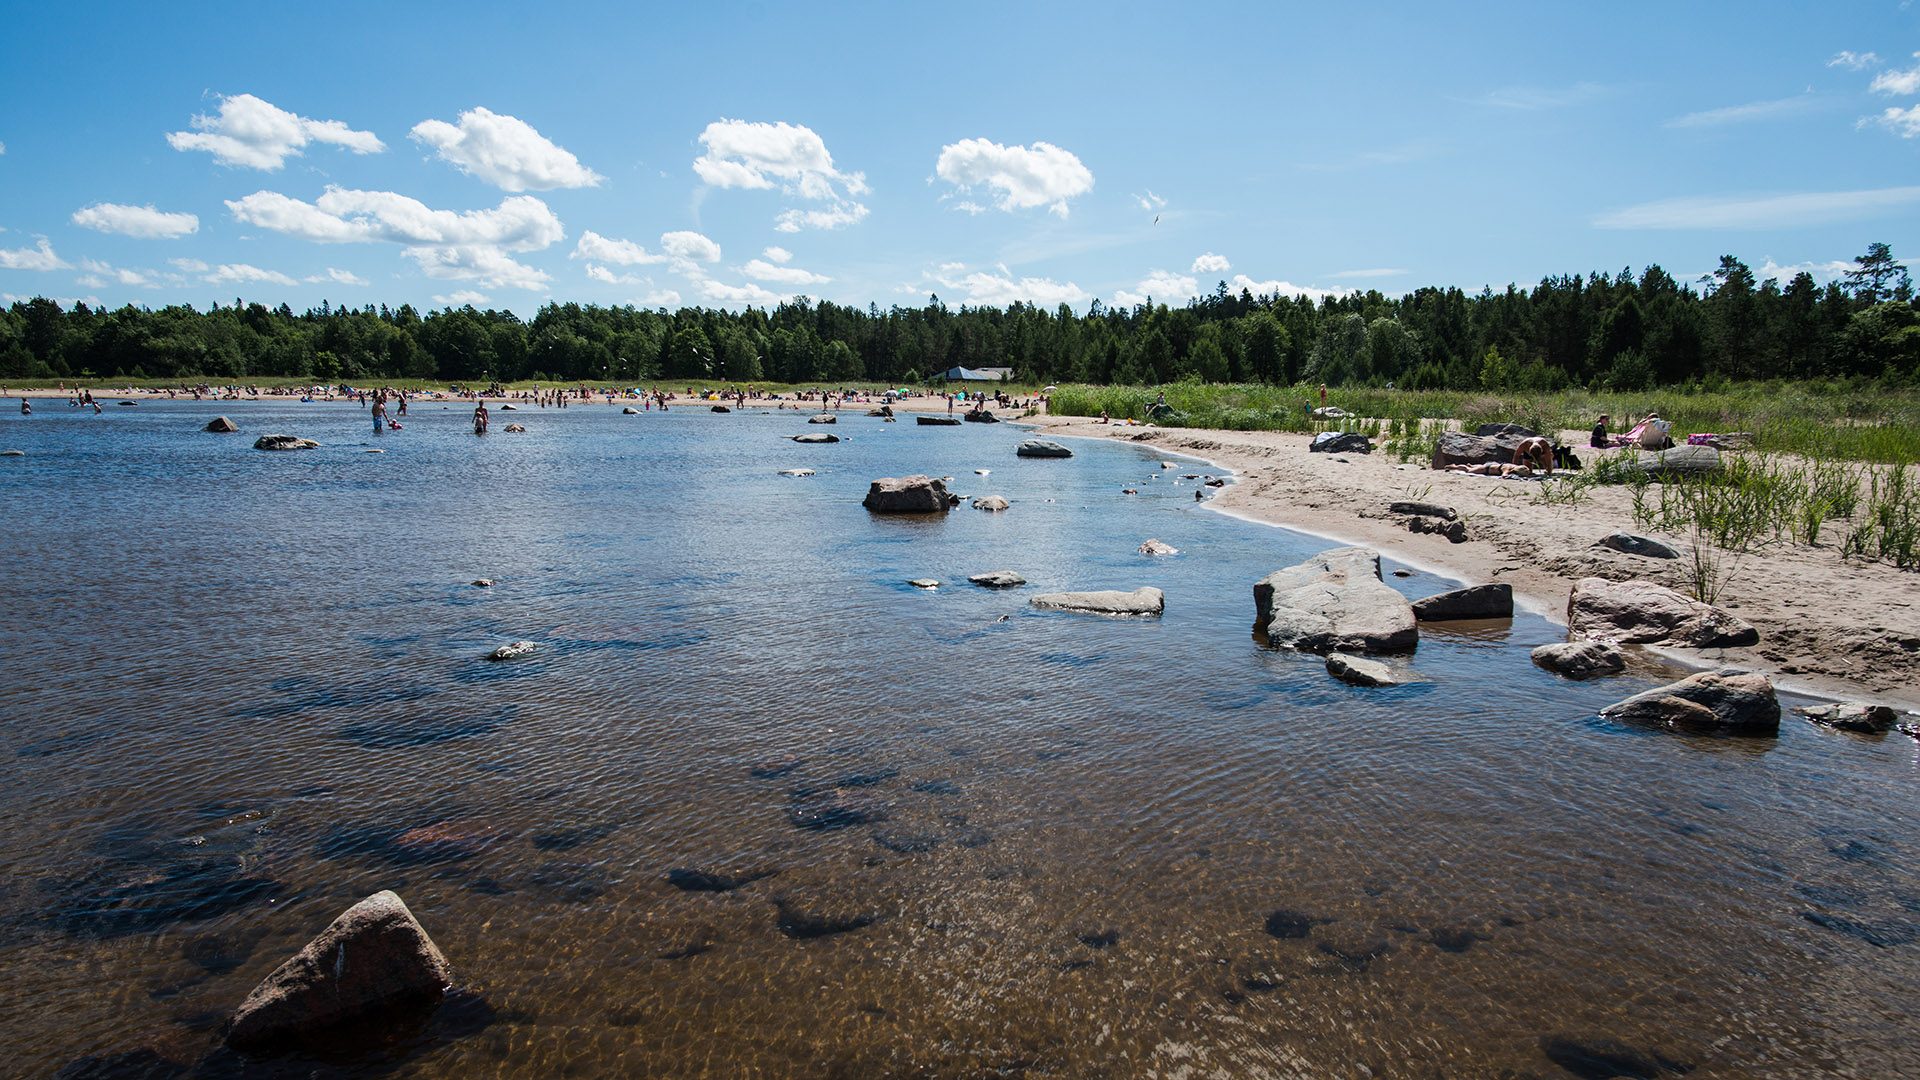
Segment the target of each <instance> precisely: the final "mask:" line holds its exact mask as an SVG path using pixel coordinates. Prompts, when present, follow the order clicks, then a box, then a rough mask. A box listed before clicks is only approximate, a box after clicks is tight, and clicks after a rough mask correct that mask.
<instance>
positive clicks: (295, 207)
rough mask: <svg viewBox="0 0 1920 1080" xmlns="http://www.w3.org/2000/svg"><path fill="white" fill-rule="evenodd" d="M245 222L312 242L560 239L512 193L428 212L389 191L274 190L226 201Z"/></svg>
mask: <svg viewBox="0 0 1920 1080" xmlns="http://www.w3.org/2000/svg"><path fill="white" fill-rule="evenodd" d="M227 209H229V210H231V211H232V212H233V216H234V217H235V218H236V219H238V220H240V221H243V222H245V223H247V224H249V225H258V226H260V227H261V228H263V229H271V230H273V231H274V232H279V233H285V234H287V235H289V236H297V237H299V238H301V239H303V240H313V241H315V242H318V243H331V244H341V243H354V242H365V241H375V240H386V241H391V242H393V243H398V244H414V245H443V244H490V245H495V246H498V247H503V248H507V249H509V250H513V251H536V250H539V249H540V248H544V247H548V246H551V245H552V244H554V243H556V242H558V241H560V240H561V239H563V238H564V237H565V236H566V230H565V229H564V228H563V227H562V226H561V224H560V219H559V218H558V217H556V216H554V213H553V211H552V210H550V209H548V208H547V204H546V203H543V202H541V201H540V200H539V199H536V198H534V197H533V196H531V195H515V196H511V197H509V198H506V199H502V200H501V201H500V205H499V206H497V207H495V208H494V209H492V210H467V211H461V212H456V211H452V210H434V209H432V208H430V207H428V206H427V205H426V204H425V203H423V202H421V201H420V200H418V199H414V198H409V197H408V196H405V195H400V194H396V193H394V192H391V191H356V190H353V189H350V188H342V187H334V186H329V187H328V188H327V190H326V192H325V193H324V194H322V195H321V196H320V197H319V198H318V199H316V200H314V201H313V202H311V203H307V202H302V201H300V200H299V199H294V198H290V197H288V196H286V195H282V194H280V193H278V192H274V191H256V192H254V193H253V194H251V195H248V196H245V197H244V198H240V199H229V200H227Z"/></svg>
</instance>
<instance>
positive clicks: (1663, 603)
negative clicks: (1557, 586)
mask: <svg viewBox="0 0 1920 1080" xmlns="http://www.w3.org/2000/svg"><path fill="white" fill-rule="evenodd" d="M1567 626H1568V628H1569V629H1570V630H1571V631H1572V632H1573V633H1574V634H1576V635H1578V636H1580V637H1589V638H1606V639H1611V640H1614V641H1627V642H1636V643H1641V644H1645V643H1653V642H1658V643H1660V644H1663V645H1679V646H1683V647H1686V648H1694V649H1712V648H1725V647H1728V646H1735V645H1752V644H1754V643H1755V642H1757V641H1759V640H1760V631H1758V630H1756V629H1754V628H1753V626H1752V625H1751V624H1750V623H1748V622H1746V621H1745V620H1743V619H1741V618H1739V617H1738V616H1736V615H1734V614H1733V613H1731V612H1729V611H1726V610H1725V609H1722V608H1717V607H1714V606H1713V605H1712V604H1703V603H1701V602H1700V601H1698V600H1693V599H1690V598H1688V597H1686V596H1682V595H1681V594H1679V593H1677V592H1675V591H1673V590H1672V589H1669V588H1667V587H1666V586H1664V585H1656V584H1654V583H1653V582H1651V581H1608V580H1607V579H1605V578H1581V579H1580V580H1579V581H1578V582H1576V583H1575V584H1574V586H1573V593H1572V595H1570V596H1569V597H1568V598H1567Z"/></svg>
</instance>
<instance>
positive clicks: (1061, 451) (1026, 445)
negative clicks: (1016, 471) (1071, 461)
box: [1013, 439, 1073, 458]
mask: <svg viewBox="0 0 1920 1080" xmlns="http://www.w3.org/2000/svg"><path fill="white" fill-rule="evenodd" d="M1013 452H1014V453H1015V454H1018V455H1019V456H1021V457H1028V458H1070V457H1072V456H1073V451H1071V450H1069V449H1067V448H1066V447H1064V446H1061V445H1060V444H1059V443H1057V442H1054V441H1053V440H1051V439H1028V440H1027V441H1026V442H1023V443H1021V444H1020V445H1019V446H1018V447H1015V448H1014V451H1013Z"/></svg>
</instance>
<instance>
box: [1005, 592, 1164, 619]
mask: <svg viewBox="0 0 1920 1080" xmlns="http://www.w3.org/2000/svg"><path fill="white" fill-rule="evenodd" d="M1028 603H1030V604H1032V605H1033V606H1034V607H1037V608H1052V609H1054V610H1058V611H1085V612H1089V613H1092V614H1095V615H1158V614H1160V613H1162V612H1164V611H1165V610H1166V609H1167V597H1166V594H1165V593H1163V592H1161V591H1160V590H1159V589H1156V588H1153V587H1152V586H1150V585H1149V586H1146V587H1144V588H1139V589H1135V590H1133V591H1132V592H1122V591H1120V590H1119V589H1101V590H1096V591H1093V592H1058V593H1041V594H1040V595H1039V596H1036V597H1034V598H1033V599H1032V600H1029V601H1028Z"/></svg>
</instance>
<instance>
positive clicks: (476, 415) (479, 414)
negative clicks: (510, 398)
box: [473, 401, 487, 435]
mask: <svg viewBox="0 0 1920 1080" xmlns="http://www.w3.org/2000/svg"><path fill="white" fill-rule="evenodd" d="M473 433H474V434H475V435H485V434H486V433H487V403H486V402H484V401H483V402H481V403H480V404H478V405H476V406H474V407H473Z"/></svg>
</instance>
